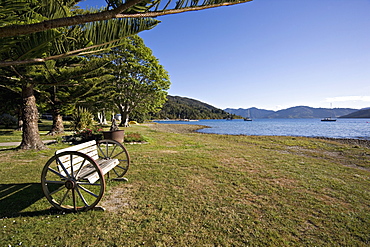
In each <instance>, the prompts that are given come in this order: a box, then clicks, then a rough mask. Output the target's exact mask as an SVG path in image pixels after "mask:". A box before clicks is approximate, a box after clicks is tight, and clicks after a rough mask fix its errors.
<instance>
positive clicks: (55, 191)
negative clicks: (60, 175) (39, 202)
mask: <svg viewBox="0 0 370 247" xmlns="http://www.w3.org/2000/svg"><path fill="white" fill-rule="evenodd" d="M63 189H65V187H64V186H61V187H60V188H58V189H57V190H54V191H53V192H50V193H49V195H51V196H52V195H54V194H56V193H58V192H59V191H62V190H63Z"/></svg>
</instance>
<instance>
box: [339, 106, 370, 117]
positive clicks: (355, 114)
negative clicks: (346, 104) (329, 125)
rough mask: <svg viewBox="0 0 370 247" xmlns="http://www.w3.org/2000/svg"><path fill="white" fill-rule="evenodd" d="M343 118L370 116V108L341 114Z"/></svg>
mask: <svg viewBox="0 0 370 247" xmlns="http://www.w3.org/2000/svg"><path fill="white" fill-rule="evenodd" d="M341 118H370V108H367V109H361V110H359V111H355V112H352V113H350V114H347V115H344V116H341Z"/></svg>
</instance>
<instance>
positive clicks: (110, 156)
mask: <svg viewBox="0 0 370 247" xmlns="http://www.w3.org/2000/svg"><path fill="white" fill-rule="evenodd" d="M113 145H114V147H113V150H112V152H111V153H110V155H109V158H114V157H115V156H114V157H112V155H113V154H114V151H115V150H116V147H117V145H116V144H113ZM116 156H117V155H116Z"/></svg>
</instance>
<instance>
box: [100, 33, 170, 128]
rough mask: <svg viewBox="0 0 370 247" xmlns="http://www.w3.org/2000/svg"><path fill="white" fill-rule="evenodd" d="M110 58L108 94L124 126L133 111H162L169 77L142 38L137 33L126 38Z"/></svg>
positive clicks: (143, 112) (142, 112)
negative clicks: (110, 69)
mask: <svg viewBox="0 0 370 247" xmlns="http://www.w3.org/2000/svg"><path fill="white" fill-rule="evenodd" d="M111 60H112V74H113V75H114V79H112V80H111V81H109V82H108V87H107V88H106V89H107V90H108V92H107V91H106V93H105V95H106V96H107V98H108V99H110V100H111V102H113V103H114V104H115V105H116V106H117V108H118V109H119V111H120V113H121V115H122V122H121V125H122V126H127V125H128V119H129V114H130V113H132V112H133V111H136V112H140V113H141V114H146V113H147V112H157V111H159V110H160V108H161V106H162V105H163V104H164V102H165V101H166V95H167V92H166V90H168V89H169V87H170V81H169V76H168V74H167V71H166V70H165V69H164V68H163V66H162V65H160V64H159V61H158V59H157V58H156V57H155V56H153V54H152V51H151V50H150V49H149V48H148V47H146V46H145V44H144V42H143V40H142V39H141V38H140V37H139V36H137V35H135V36H131V37H129V38H127V39H126V42H125V43H124V45H122V46H119V47H116V48H114V49H112V51H111Z"/></svg>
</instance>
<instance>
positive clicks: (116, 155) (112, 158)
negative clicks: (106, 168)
mask: <svg viewBox="0 0 370 247" xmlns="http://www.w3.org/2000/svg"><path fill="white" fill-rule="evenodd" d="M124 152H125V151H123V150H122V152H119V153H118V154H115V155H114V156H112V157H111V158H112V159H114V158H116V157H117V156H118V155H121V154H123V153H124ZM112 154H113V152H112Z"/></svg>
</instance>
